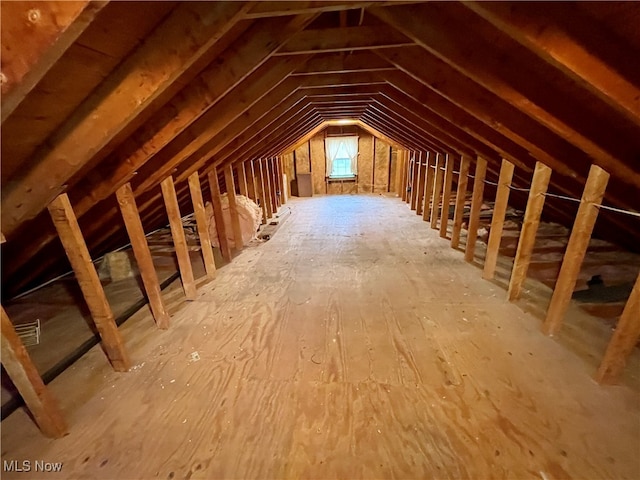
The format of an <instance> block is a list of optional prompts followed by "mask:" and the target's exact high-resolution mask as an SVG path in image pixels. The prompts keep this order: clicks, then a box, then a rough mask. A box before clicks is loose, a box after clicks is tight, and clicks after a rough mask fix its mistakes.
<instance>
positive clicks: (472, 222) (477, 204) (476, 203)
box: [464, 157, 487, 262]
mask: <svg viewBox="0 0 640 480" xmlns="http://www.w3.org/2000/svg"><path fill="white" fill-rule="evenodd" d="M486 174H487V161H486V160H485V159H484V158H482V157H478V159H477V161H476V173H475V178H474V179H473V193H472V197H471V212H470V213H469V226H468V227H467V244H466V246H465V249H464V259H465V260H466V261H467V262H473V257H474V253H475V251H476V240H477V238H478V225H479V223H480V208H481V207H482V195H483V192H484V179H485V176H486Z"/></svg>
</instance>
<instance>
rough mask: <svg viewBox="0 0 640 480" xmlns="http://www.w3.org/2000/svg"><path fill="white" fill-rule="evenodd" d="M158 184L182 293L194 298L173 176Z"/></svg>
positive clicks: (190, 270) (193, 286) (194, 285)
mask: <svg viewBox="0 0 640 480" xmlns="http://www.w3.org/2000/svg"><path fill="white" fill-rule="evenodd" d="M160 186H161V188H162V198H163V199H164V205H165V208H166V209H167V216H168V217H169V226H170V228H171V236H172V237H173V246H174V247H175V249H176V257H177V258H178V267H179V268H180V278H181V279H182V288H184V294H185V297H186V298H187V300H195V299H196V297H197V296H198V294H197V292H196V281H195V279H194V278H193V268H192V267H191V258H190V256H189V249H188V248H187V239H186V237H185V235H184V228H183V226H182V216H181V215H180V206H179V205H178V198H177V196H176V188H175V186H174V184H173V177H167V178H165V179H164V180H163V181H162V183H161V184H160Z"/></svg>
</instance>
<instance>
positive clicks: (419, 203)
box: [416, 152, 429, 215]
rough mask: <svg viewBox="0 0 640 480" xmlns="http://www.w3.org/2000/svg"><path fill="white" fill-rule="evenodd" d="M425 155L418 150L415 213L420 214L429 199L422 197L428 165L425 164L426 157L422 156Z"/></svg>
mask: <svg viewBox="0 0 640 480" xmlns="http://www.w3.org/2000/svg"><path fill="white" fill-rule="evenodd" d="M426 156H427V155H426V153H425V154H424V155H423V153H422V152H419V153H418V157H417V158H418V165H419V168H420V170H419V172H418V187H417V188H416V195H417V198H416V215H422V211H423V208H424V206H425V204H426V205H427V206H428V205H429V200H428V199H427V198H424V182H425V181H426V174H427V168H428V166H426V165H425V163H426V160H427V159H426V158H423V157H426Z"/></svg>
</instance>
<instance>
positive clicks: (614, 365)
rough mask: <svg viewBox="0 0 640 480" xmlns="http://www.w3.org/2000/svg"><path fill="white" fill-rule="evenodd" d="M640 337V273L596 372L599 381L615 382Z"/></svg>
mask: <svg viewBox="0 0 640 480" xmlns="http://www.w3.org/2000/svg"><path fill="white" fill-rule="evenodd" d="M639 339H640V275H638V278H637V279H636V283H635V285H634V286H633V290H631V295H630V296H629V299H628V300H627V304H626V305H625V307H624V310H623V311H622V315H620V319H619V320H618V324H617V325H616V331H615V332H614V333H613V337H612V338H611V341H610V342H609V345H608V346H607V351H606V352H605V354H604V358H603V359H602V363H601V364H600V368H599V369H598V372H597V373H596V380H597V381H598V383H615V381H616V380H617V378H618V376H619V375H620V374H621V373H622V370H623V369H624V366H625V365H626V362H627V357H628V356H629V355H630V354H631V352H632V351H633V349H634V348H635V346H636V344H637V343H638V340H639Z"/></svg>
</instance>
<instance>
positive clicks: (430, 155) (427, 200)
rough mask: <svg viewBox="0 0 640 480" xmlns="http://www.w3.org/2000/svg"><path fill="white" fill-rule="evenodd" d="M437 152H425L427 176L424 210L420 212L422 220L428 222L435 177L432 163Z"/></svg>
mask: <svg viewBox="0 0 640 480" xmlns="http://www.w3.org/2000/svg"><path fill="white" fill-rule="evenodd" d="M437 156H438V154H437V153H432V152H427V154H426V157H427V158H426V160H427V162H426V163H427V178H426V181H425V182H424V212H422V220H423V221H425V222H428V221H429V219H430V218H431V205H430V204H431V200H433V184H434V182H435V178H436V171H435V168H434V164H435V162H436V159H437Z"/></svg>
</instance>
